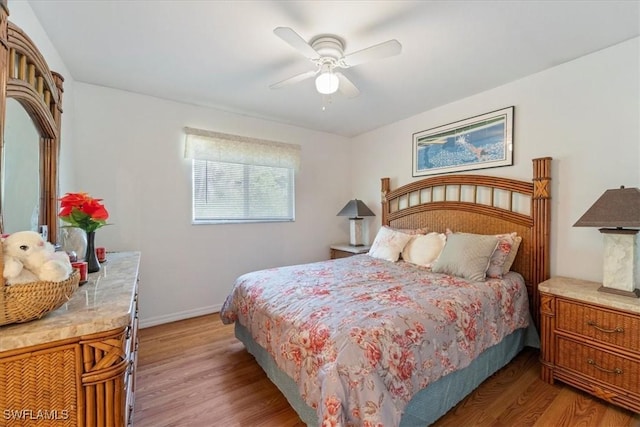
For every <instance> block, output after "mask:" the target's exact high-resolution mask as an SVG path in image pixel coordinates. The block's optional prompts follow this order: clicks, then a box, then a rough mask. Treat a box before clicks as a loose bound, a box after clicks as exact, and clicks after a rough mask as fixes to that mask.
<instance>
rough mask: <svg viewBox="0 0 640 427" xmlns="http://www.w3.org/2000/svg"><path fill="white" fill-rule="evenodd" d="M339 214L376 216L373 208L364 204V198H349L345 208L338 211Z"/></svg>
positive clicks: (355, 216) (354, 216)
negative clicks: (372, 210)
mask: <svg viewBox="0 0 640 427" xmlns="http://www.w3.org/2000/svg"><path fill="white" fill-rule="evenodd" d="M337 216H348V217H350V218H358V217H361V216H376V214H374V213H373V212H371V209H369V208H368V207H367V205H365V204H364V202H363V201H362V200H358V199H353V200H349V201H348V202H347V204H346V205H344V208H342V210H341V211H340V212H338V215H337Z"/></svg>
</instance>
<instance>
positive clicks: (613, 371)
mask: <svg viewBox="0 0 640 427" xmlns="http://www.w3.org/2000/svg"><path fill="white" fill-rule="evenodd" d="M587 363H588V364H589V365H591V366H593V367H594V368H596V369H598V370H600V371H602V372H606V373H608V374H617V375H622V369H620V368H613V369H605V368H603V367H601V366H598V364H597V363H596V361H595V360H593V359H587Z"/></svg>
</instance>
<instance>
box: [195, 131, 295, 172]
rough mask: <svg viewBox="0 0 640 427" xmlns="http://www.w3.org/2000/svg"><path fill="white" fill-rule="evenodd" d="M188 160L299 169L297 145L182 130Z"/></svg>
mask: <svg viewBox="0 0 640 427" xmlns="http://www.w3.org/2000/svg"><path fill="white" fill-rule="evenodd" d="M184 131H185V133H186V134H187V137H186V143H185V152H184V156H185V157H186V158H188V159H197V160H210V161H215V162H226V163H239V164H245V165H260V166H271V167H281V168H289V169H293V170H296V171H297V170H298V169H299V168H300V150H301V148H300V145H298V144H286V143H283V142H276V141H269V140H265V139H258V138H249V137H245V136H238V135H231V134H226V133H220V132H212V131H207V130H201V129H194V128H189V127H185V128H184Z"/></svg>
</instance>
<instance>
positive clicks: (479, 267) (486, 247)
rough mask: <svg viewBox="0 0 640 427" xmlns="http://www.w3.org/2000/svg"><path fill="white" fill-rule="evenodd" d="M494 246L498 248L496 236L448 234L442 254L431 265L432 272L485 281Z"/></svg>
mask: <svg viewBox="0 0 640 427" xmlns="http://www.w3.org/2000/svg"><path fill="white" fill-rule="evenodd" d="M496 246H498V238H497V237H496V236H484V235H481V234H470V233H453V234H450V235H449V236H447V243H446V244H445V245H444V249H443V250H442V253H441V254H440V256H439V257H438V259H437V261H436V262H435V263H434V264H433V267H432V271H433V272H435V273H445V274H451V275H453V276H458V277H463V278H465V279H469V280H473V281H475V282H482V281H484V280H485V279H486V272H487V268H488V267H489V259H490V258H491V255H492V254H493V251H495V249H496Z"/></svg>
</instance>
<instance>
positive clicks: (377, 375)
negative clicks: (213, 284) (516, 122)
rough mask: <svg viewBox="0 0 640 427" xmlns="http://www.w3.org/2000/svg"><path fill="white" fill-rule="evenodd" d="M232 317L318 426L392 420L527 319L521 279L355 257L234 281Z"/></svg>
mask: <svg viewBox="0 0 640 427" xmlns="http://www.w3.org/2000/svg"><path fill="white" fill-rule="evenodd" d="M221 317H222V321H223V322H224V323H232V322H235V321H238V322H240V323H241V324H242V325H244V326H245V327H247V329H248V330H249V331H250V332H251V334H252V336H253V338H254V339H255V341H256V342H257V343H258V344H260V345H261V346H262V347H264V348H265V349H266V350H267V351H268V352H269V353H270V354H271V356H272V357H273V358H274V359H275V361H276V363H277V364H278V366H279V367H280V369H282V370H283V371H284V372H286V373H287V374H288V375H289V376H290V377H291V378H293V379H294V380H295V381H296V383H297V384H298V387H299V391H300V394H301V396H302V398H303V399H304V400H305V401H306V402H307V404H308V405H309V406H311V407H312V408H315V409H317V412H318V417H319V424H320V425H322V426H323V427H325V426H343V427H347V426H397V425H398V424H399V423H400V418H401V416H402V412H403V409H404V407H405V406H406V404H407V403H408V402H409V400H411V397H412V396H413V395H414V394H415V393H416V392H418V391H419V390H420V389H422V388H424V387H426V386H427V385H428V384H429V383H431V382H433V381H436V380H437V379H439V378H440V377H442V376H444V375H447V374H448V373H451V372H453V371H455V370H457V369H461V368H464V367H466V366H467V365H469V363H471V361H472V360H473V359H474V358H475V357H476V356H478V355H479V354H480V353H481V352H482V351H484V350H485V349H487V348H489V347H491V346H492V345H494V344H496V343H498V342H499V341H500V340H501V339H502V338H503V337H505V336H506V335H508V334H510V333H511V332H513V331H514V330H516V329H518V328H523V327H526V326H527V325H528V319H529V316H528V300H527V293H526V288H525V285H524V281H523V279H522V277H521V276H520V275H519V274H516V273H509V274H507V275H506V276H505V278H504V279H490V280H487V281H486V282H470V281H467V280H465V279H461V278H457V277H452V276H447V275H442V274H435V273H430V272H428V271H427V270H425V269H424V268H421V267H417V266H415V265H412V264H409V263H405V262H402V261H400V262H397V263H392V262H388V261H383V260H379V259H375V258H372V257H370V256H368V255H356V256H352V257H349V258H341V259H336V260H331V261H324V262H318V263H313V264H305V265H299V266H290V267H281V268H275V269H268V270H262V271H256V272H252V273H248V274H245V275H243V276H241V277H239V278H238V279H237V281H236V284H235V286H234V289H233V291H232V293H231V294H230V295H229V296H228V297H227V300H226V301H225V303H224V305H223V308H222V311H221Z"/></svg>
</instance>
